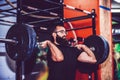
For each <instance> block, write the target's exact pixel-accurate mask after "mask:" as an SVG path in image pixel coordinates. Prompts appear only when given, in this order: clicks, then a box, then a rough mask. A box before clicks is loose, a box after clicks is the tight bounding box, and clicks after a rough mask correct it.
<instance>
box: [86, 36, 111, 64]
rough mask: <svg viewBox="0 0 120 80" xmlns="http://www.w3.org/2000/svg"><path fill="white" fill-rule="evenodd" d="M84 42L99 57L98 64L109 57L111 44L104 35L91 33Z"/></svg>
mask: <svg viewBox="0 0 120 80" xmlns="http://www.w3.org/2000/svg"><path fill="white" fill-rule="evenodd" d="M84 44H85V45H86V46H88V47H89V48H90V49H91V50H92V51H93V53H94V55H95V57H96V59H97V63H96V64H101V63H103V62H104V61H105V60H106V59H107V57H108V55H109V45H108V42H107V41H106V40H105V39H104V38H103V37H102V36H97V35H91V36H89V37H87V38H86V39H85V40H84Z"/></svg>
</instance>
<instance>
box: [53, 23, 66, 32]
mask: <svg viewBox="0 0 120 80" xmlns="http://www.w3.org/2000/svg"><path fill="white" fill-rule="evenodd" d="M58 26H59V27H63V26H64V24H63V23H56V24H54V25H53V26H52V27H51V28H52V30H51V34H52V33H53V32H55V31H56V28H57V27H58Z"/></svg>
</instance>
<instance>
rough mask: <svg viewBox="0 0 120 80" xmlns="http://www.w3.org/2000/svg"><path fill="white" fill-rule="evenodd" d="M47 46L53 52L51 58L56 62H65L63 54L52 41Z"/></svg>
mask: <svg viewBox="0 0 120 80" xmlns="http://www.w3.org/2000/svg"><path fill="white" fill-rule="evenodd" d="M47 45H48V46H49V48H50V50H51V55H52V56H51V57H52V59H53V60H54V61H58V62H60V61H63V60H64V56H63V54H62V52H61V51H60V50H59V49H58V48H57V47H56V45H54V44H53V43H52V42H51V41H47Z"/></svg>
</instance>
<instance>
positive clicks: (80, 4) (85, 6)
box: [64, 0, 100, 80]
mask: <svg viewBox="0 0 120 80" xmlns="http://www.w3.org/2000/svg"><path fill="white" fill-rule="evenodd" d="M64 4H67V5H70V6H73V7H76V8H79V9H82V10H87V11H90V12H91V11H92V9H95V11H96V15H97V16H96V33H97V34H100V30H99V0H64ZM84 15H86V14H85V13H82V12H78V11H75V10H70V9H68V8H65V7H64V18H73V17H78V16H84ZM71 23H72V25H73V27H74V28H78V27H85V26H91V25H92V20H91V19H84V20H78V21H72V22H71ZM65 28H66V29H70V27H69V26H68V24H67V23H65ZM75 32H76V34H77V36H78V37H87V36H89V35H92V29H91V28H88V29H84V30H83V29H82V30H76V31H75ZM67 37H68V38H71V37H72V38H73V34H72V32H69V33H68V36H67ZM98 76H100V71H98ZM76 80H88V74H84V73H80V72H79V71H77V73H76ZM93 80H94V79H93ZM98 80H100V77H99V79H98Z"/></svg>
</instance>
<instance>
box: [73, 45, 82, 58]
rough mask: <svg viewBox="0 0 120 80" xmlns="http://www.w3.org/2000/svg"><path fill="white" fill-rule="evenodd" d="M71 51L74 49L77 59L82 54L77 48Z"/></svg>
mask: <svg viewBox="0 0 120 80" xmlns="http://www.w3.org/2000/svg"><path fill="white" fill-rule="evenodd" d="M73 49H74V51H75V54H76V55H77V57H78V56H79V55H80V54H81V53H82V52H83V50H82V49H78V48H77V47H74V48H73Z"/></svg>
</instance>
